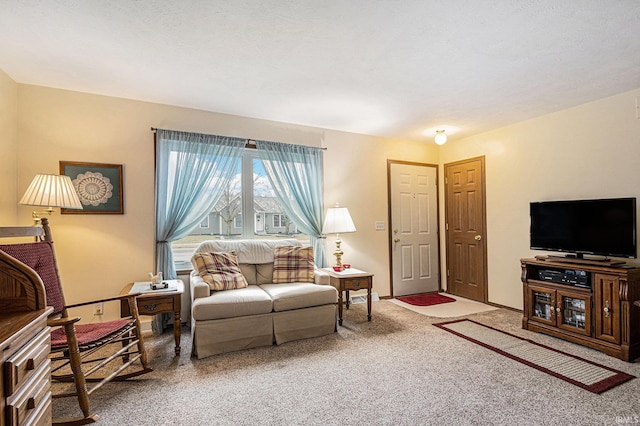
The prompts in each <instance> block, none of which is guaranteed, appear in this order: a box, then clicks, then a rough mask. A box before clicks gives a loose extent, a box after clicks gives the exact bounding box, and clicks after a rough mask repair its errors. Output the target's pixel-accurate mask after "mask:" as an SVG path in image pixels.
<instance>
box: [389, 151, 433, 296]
mask: <svg viewBox="0 0 640 426" xmlns="http://www.w3.org/2000/svg"><path fill="white" fill-rule="evenodd" d="M392 164H404V165H410V166H421V167H432V168H434V169H435V172H436V188H437V189H436V211H437V214H436V218H435V219H436V224H435V229H436V232H438V236H437V240H438V241H437V250H438V260H437V268H438V291H439V292H441V291H442V268H441V265H440V260H441V255H440V248H441V235H440V196H439V195H440V194H439V192H440V187H439V182H438V180H439V168H438V165H437V164H429V163H417V162H412V161H399V160H387V215H388V219H387V223H388V224H389V226H388V243H389V245H388V247H389V289H390V292H391V297H394V290H393V284H394V283H393V275H394V271H393V245H394V241H393V239H394V233H393V222H392V219H393V217H392V200H391V165H392Z"/></svg>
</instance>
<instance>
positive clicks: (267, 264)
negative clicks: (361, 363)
mask: <svg viewBox="0 0 640 426" xmlns="http://www.w3.org/2000/svg"><path fill="white" fill-rule="evenodd" d="M277 246H297V247H300V246H302V244H301V243H300V241H298V240H294V239H281V240H215V241H214V240H212V241H205V242H203V243H201V244H200V245H199V246H198V248H197V249H196V251H195V253H219V252H228V251H231V250H233V251H235V252H236V253H237V256H238V263H239V266H240V270H241V272H242V275H244V277H245V279H246V280H247V283H248V286H247V287H244V288H238V289H232V290H224V291H213V290H211V288H210V286H209V284H207V283H206V282H204V281H203V279H202V278H201V277H200V275H199V274H198V272H197V268H196V270H195V271H193V272H192V273H191V276H190V286H191V334H192V337H193V350H192V352H193V354H194V355H196V356H197V357H198V358H204V357H207V356H211V355H215V354H220V353H224V352H231V351H237V350H241V349H247V348H253V347H258V346H266V345H272V344H274V343H275V344H278V345H279V344H282V343H285V342H288V341H292V340H298V339H304V338H308V337H316V336H322V335H325V334H330V333H333V332H335V331H336V310H337V303H338V292H337V290H336V289H335V288H334V287H332V286H331V285H330V283H329V276H328V275H327V274H325V273H323V272H322V271H319V270H317V269H316V270H315V272H314V274H315V277H314V278H315V282H314V283H309V282H306V283H301V282H294V283H283V284H273V283H272V276H273V262H274V250H275V247H277Z"/></svg>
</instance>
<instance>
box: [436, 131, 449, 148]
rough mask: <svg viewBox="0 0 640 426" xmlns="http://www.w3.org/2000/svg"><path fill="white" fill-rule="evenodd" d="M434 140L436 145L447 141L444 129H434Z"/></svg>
mask: <svg viewBox="0 0 640 426" xmlns="http://www.w3.org/2000/svg"><path fill="white" fill-rule="evenodd" d="M435 141H436V143H437V144H438V145H444V144H445V143H446V142H447V134H446V133H445V131H444V130H436V137H435Z"/></svg>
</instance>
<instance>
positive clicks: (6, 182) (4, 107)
mask: <svg viewBox="0 0 640 426" xmlns="http://www.w3.org/2000/svg"><path fill="white" fill-rule="evenodd" d="M17 159H18V85H17V84H16V83H15V82H14V81H13V80H12V79H11V77H9V76H8V75H7V74H6V73H5V72H4V71H2V70H0V182H1V183H2V190H1V191H0V226H3V225H5V226H9V225H12V224H14V223H15V221H16V218H17V213H18V207H17V205H16V203H17V201H16V198H17V195H16V194H17V189H16V185H17V180H16V175H17V162H16V160H17Z"/></svg>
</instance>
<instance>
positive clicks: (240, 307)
mask: <svg viewBox="0 0 640 426" xmlns="http://www.w3.org/2000/svg"><path fill="white" fill-rule="evenodd" d="M272 310H273V303H272V301H271V298H270V297H269V295H268V294H267V293H266V292H265V291H264V290H262V289H261V288H260V287H258V286H255V285H250V286H248V287H245V288H239V289H235V290H227V291H217V292H213V293H212V294H211V296H209V297H202V298H199V299H196V300H194V301H193V306H192V310H191V315H192V316H193V319H195V320H196V321H204V320H212V319H220V318H236V317H244V316H248V315H259V314H268V313H269V312H271V311H272Z"/></svg>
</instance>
